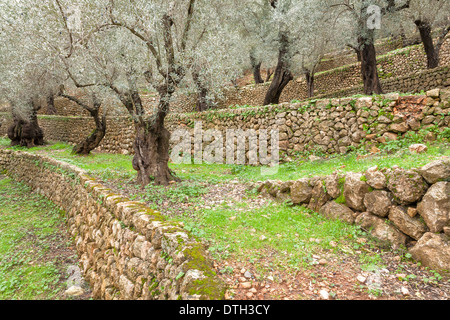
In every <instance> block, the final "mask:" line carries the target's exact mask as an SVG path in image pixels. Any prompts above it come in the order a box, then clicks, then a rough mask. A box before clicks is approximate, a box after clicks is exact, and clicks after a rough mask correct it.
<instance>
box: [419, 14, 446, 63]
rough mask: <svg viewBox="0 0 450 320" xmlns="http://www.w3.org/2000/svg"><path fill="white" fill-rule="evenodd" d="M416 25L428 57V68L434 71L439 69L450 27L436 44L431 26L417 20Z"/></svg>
mask: <svg viewBox="0 0 450 320" xmlns="http://www.w3.org/2000/svg"><path fill="white" fill-rule="evenodd" d="M414 23H415V24H416V26H417V28H418V29H419V33H420V39H421V40H422V43H423V47H424V49H425V53H426V55H427V68H428V69H434V68H437V67H439V54H440V51H441V47H442V44H443V43H444V40H445V37H446V36H447V34H448V33H449V32H450V26H447V27H445V28H444V29H443V30H442V33H441V35H440V36H439V37H438V39H437V41H436V44H434V42H433V36H432V27H431V24H430V23H429V22H428V21H424V20H416V21H414Z"/></svg>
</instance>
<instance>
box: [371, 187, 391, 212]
mask: <svg viewBox="0 0 450 320" xmlns="http://www.w3.org/2000/svg"><path fill="white" fill-rule="evenodd" d="M364 205H365V206H366V208H367V211H368V212H369V213H372V214H375V215H377V216H379V217H381V218H384V217H386V216H387V215H388V213H389V209H390V208H391V206H392V194H390V193H389V192H387V191H383V190H375V191H373V192H370V193H367V194H366V195H365V196H364Z"/></svg>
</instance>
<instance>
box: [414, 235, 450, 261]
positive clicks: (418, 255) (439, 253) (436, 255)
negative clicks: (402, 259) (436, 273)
mask: <svg viewBox="0 0 450 320" xmlns="http://www.w3.org/2000/svg"><path fill="white" fill-rule="evenodd" d="M409 252H410V253H411V255H412V257H413V258H414V259H416V260H418V261H420V262H421V263H422V264H423V265H424V266H426V267H430V268H433V269H436V270H450V243H449V240H448V237H447V236H446V235H444V234H434V233H432V232H427V233H425V234H424V235H423V237H422V238H420V240H419V241H417V243H416V245H415V246H414V247H412V248H411V249H410V250H409Z"/></svg>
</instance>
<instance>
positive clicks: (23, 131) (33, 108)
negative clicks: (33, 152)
mask: <svg viewBox="0 0 450 320" xmlns="http://www.w3.org/2000/svg"><path fill="white" fill-rule="evenodd" d="M28 107H29V110H26V108H25V109H24V110H21V111H20V112H19V111H18V109H16V107H15V106H14V105H13V106H12V114H13V124H12V125H11V126H10V127H9V128H8V138H9V139H10V140H11V146H22V147H27V148H32V147H35V146H40V145H44V132H43V131H42V129H41V128H40V127H39V124H38V118H37V112H38V111H39V109H40V108H41V106H40V105H39V104H37V103H35V102H33V101H31V102H29V103H28ZM27 111H28V112H27ZM26 113H29V115H26Z"/></svg>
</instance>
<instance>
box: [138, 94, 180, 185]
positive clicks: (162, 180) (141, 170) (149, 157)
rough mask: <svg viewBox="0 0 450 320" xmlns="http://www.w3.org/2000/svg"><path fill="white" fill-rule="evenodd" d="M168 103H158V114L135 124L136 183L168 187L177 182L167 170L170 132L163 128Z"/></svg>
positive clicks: (177, 179)
mask: <svg viewBox="0 0 450 320" xmlns="http://www.w3.org/2000/svg"><path fill="white" fill-rule="evenodd" d="M167 108H168V103H167V105H166V103H165V102H160V106H159V111H158V113H157V114H156V115H155V116H154V117H152V118H151V119H148V120H147V119H145V120H144V119H142V120H141V121H140V122H136V123H135V129H136V138H135V141H134V144H133V148H134V158H133V168H134V170H136V171H137V172H138V177H137V182H138V183H140V184H142V185H144V186H145V185H147V184H149V183H150V182H152V181H154V183H155V184H156V185H168V184H169V183H170V182H171V181H176V182H179V181H181V180H180V179H179V178H177V177H176V176H175V174H174V173H173V171H172V170H170V168H169V148H170V145H169V143H170V132H169V130H167V129H166V128H165V127H164V119H165V117H166V112H164V111H161V110H167Z"/></svg>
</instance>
